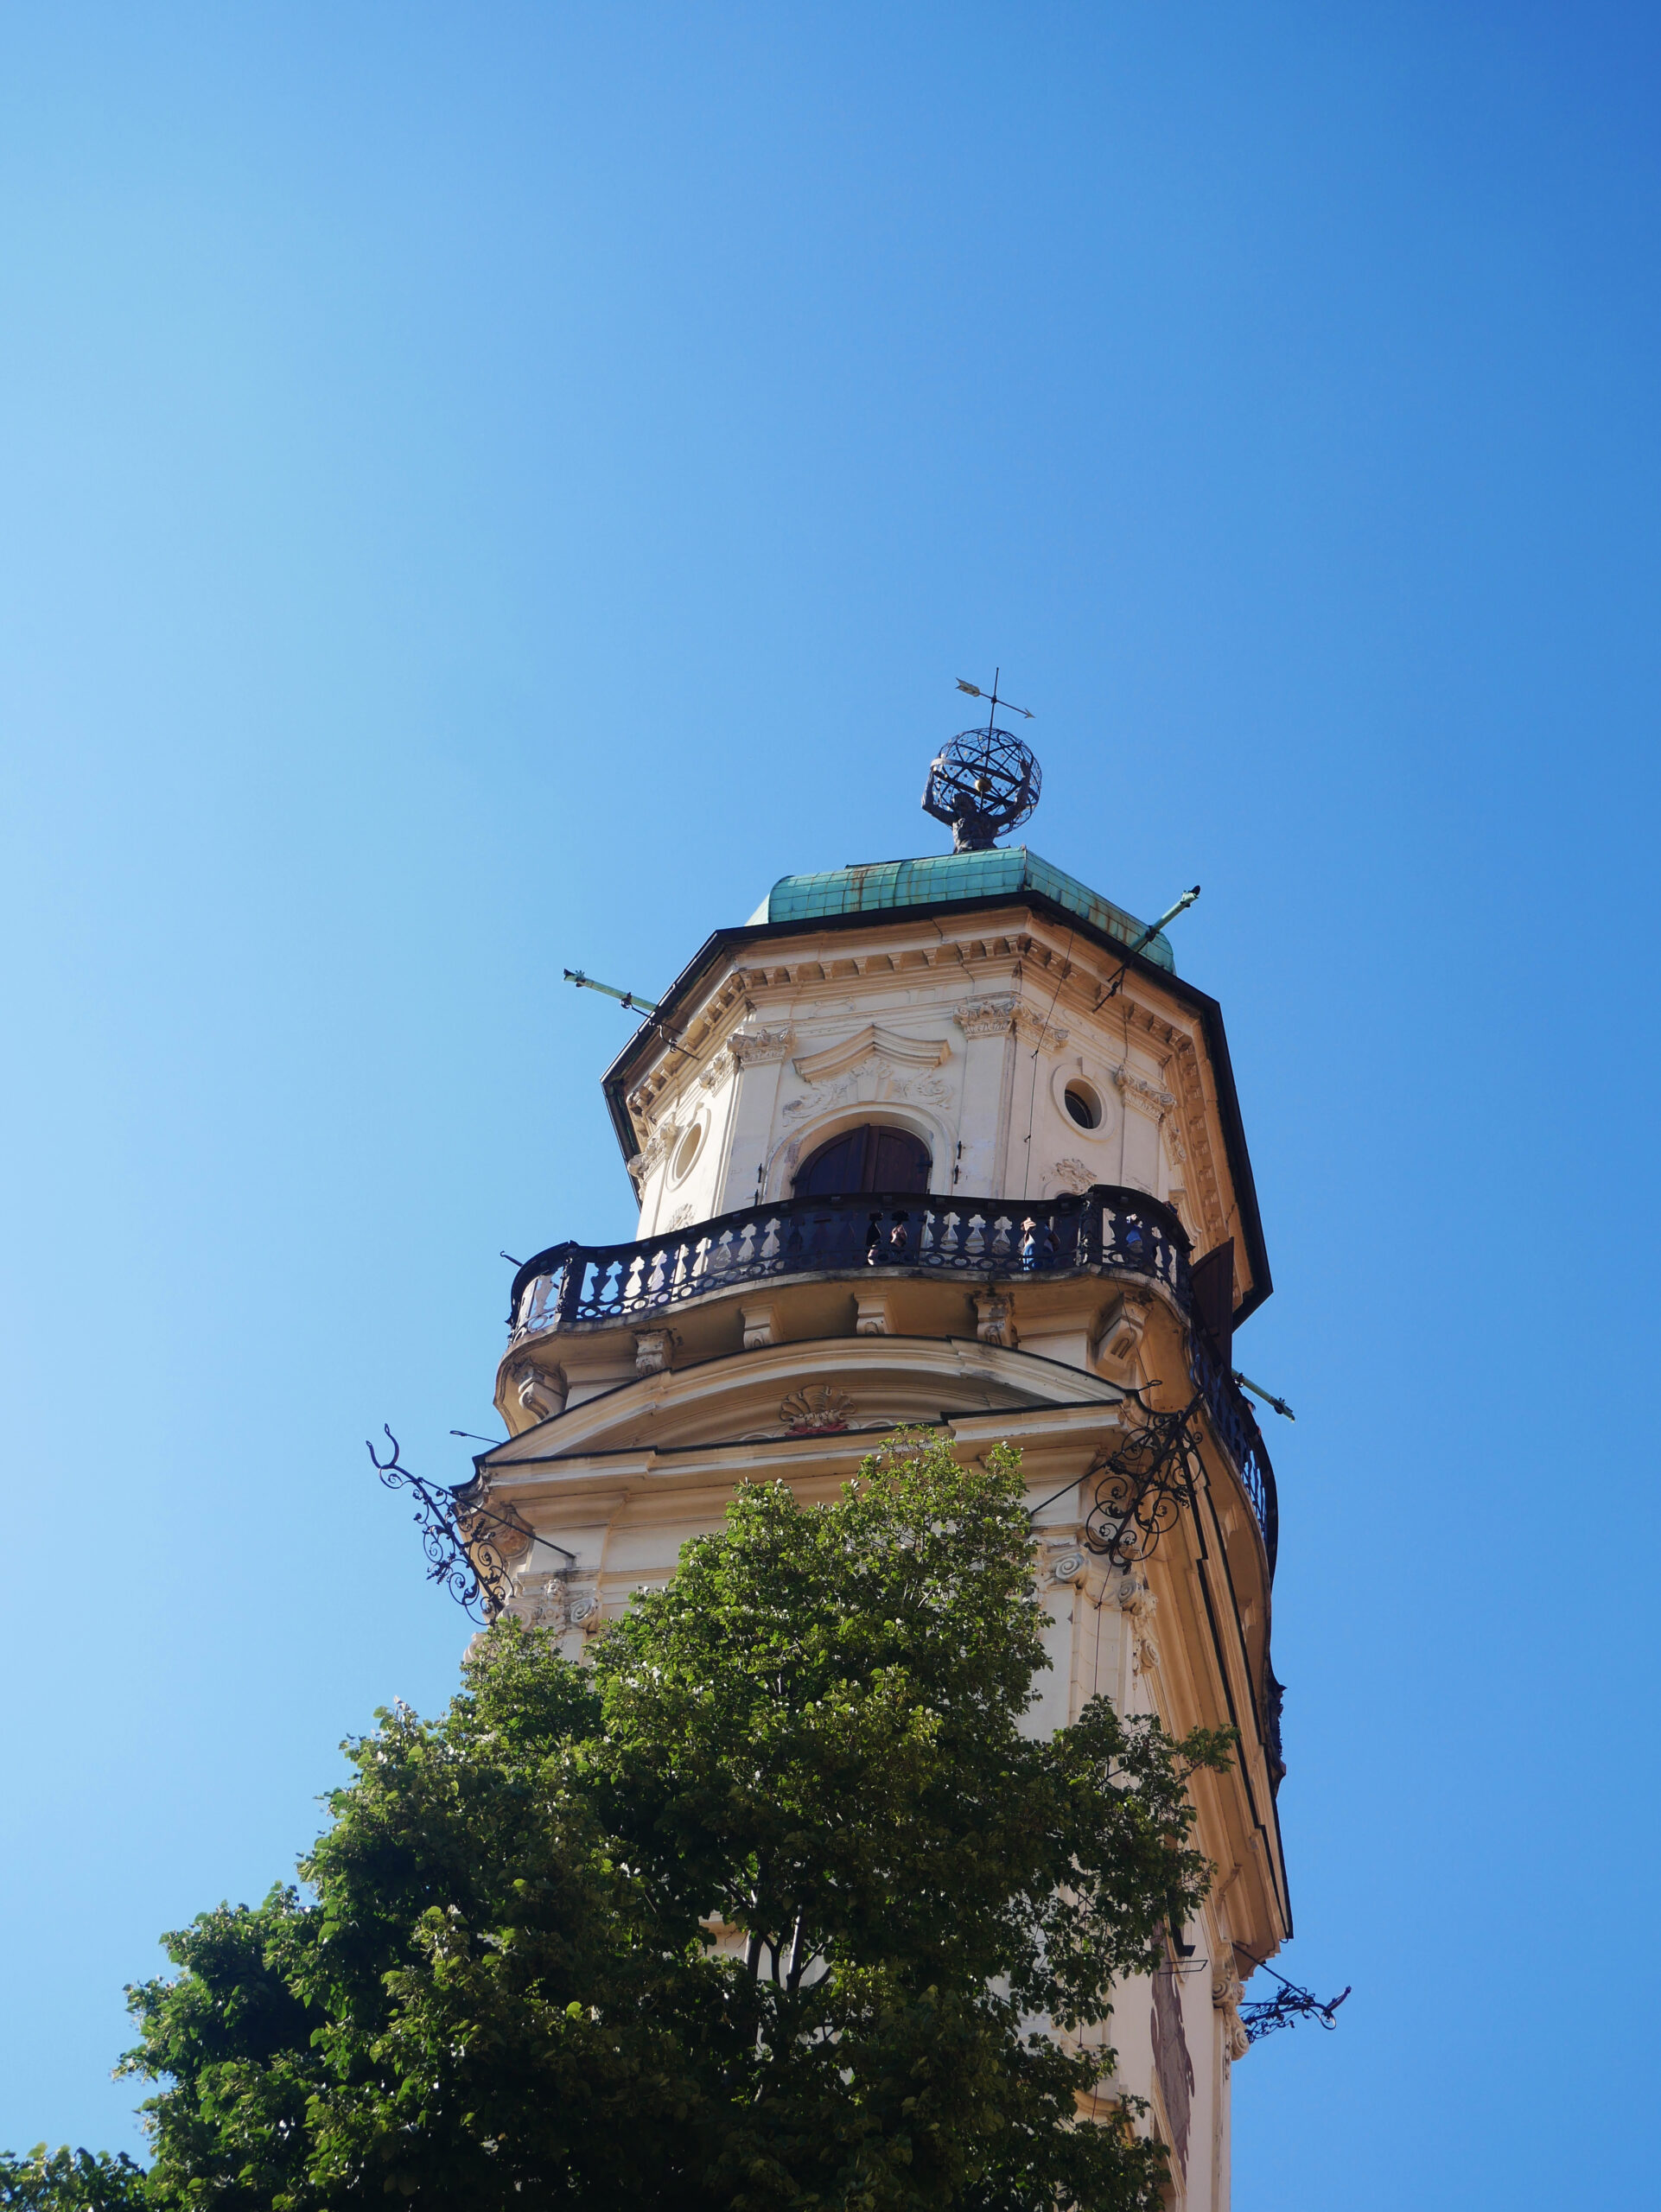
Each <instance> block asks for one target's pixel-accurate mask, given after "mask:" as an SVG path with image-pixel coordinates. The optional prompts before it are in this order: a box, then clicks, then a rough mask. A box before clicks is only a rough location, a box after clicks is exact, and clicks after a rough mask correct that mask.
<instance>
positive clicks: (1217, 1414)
mask: <svg viewBox="0 0 1661 2212" xmlns="http://www.w3.org/2000/svg"><path fill="white" fill-rule="evenodd" d="M1188 1368H1189V1371H1190V1373H1191V1374H1192V1375H1193V1381H1194V1388H1195V1389H1199V1390H1203V1391H1204V1392H1205V1394H1206V1408H1207V1410H1208V1411H1209V1412H1210V1414H1211V1418H1212V1427H1214V1428H1215V1429H1216V1431H1217V1433H1218V1436H1219V1440H1221V1442H1222V1446H1223V1448H1224V1450H1225V1452H1227V1453H1228V1455H1229V1457H1230V1459H1232V1460H1233V1462H1234V1464H1235V1465H1236V1467H1237V1468H1238V1470H1239V1474H1240V1484H1241V1487H1242V1488H1243V1489H1244V1491H1245V1494H1246V1498H1247V1502H1248V1503H1250V1505H1251V1510H1252V1512H1253V1513H1254V1514H1255V1515H1256V1516H1257V1527H1258V1529H1260V1530H1261V1531H1262V1534H1263V1549H1264V1550H1265V1551H1266V1552H1267V1553H1268V1554H1269V1572H1270V1574H1271V1575H1272V1574H1273V1573H1274V1572H1275V1554H1276V1549H1277V1548H1278V1546H1279V1543H1280V1518H1281V1516H1280V1502H1279V1500H1278V1498H1277V1497H1276V1493H1275V1470H1274V1468H1273V1466H1272V1465H1270V1458H1269V1452H1268V1448H1267V1446H1265V1445H1264V1443H1263V1434H1262V1432H1261V1431H1260V1430H1259V1428H1258V1427H1257V1419H1256V1416H1255V1415H1254V1414H1253V1413H1252V1410H1251V1406H1250V1404H1249V1403H1248V1402H1247V1400H1246V1397H1245V1395H1244V1392H1243V1391H1242V1389H1240V1386H1239V1384H1238V1383H1237V1382H1236V1381H1235V1379H1234V1377H1233V1376H1232V1374H1231V1372H1230V1370H1228V1369H1227V1368H1226V1367H1225V1366H1223V1365H1222V1364H1221V1363H1219V1361H1218V1359H1217V1358H1216V1357H1215V1356H1214V1354H1213V1353H1212V1349H1211V1347H1210V1345H1209V1344H1207V1343H1206V1337H1205V1332H1204V1331H1203V1330H1202V1329H1201V1328H1200V1327H1199V1326H1198V1325H1196V1326H1195V1327H1194V1328H1193V1330H1192V1331H1191V1332H1189V1337H1188Z"/></svg>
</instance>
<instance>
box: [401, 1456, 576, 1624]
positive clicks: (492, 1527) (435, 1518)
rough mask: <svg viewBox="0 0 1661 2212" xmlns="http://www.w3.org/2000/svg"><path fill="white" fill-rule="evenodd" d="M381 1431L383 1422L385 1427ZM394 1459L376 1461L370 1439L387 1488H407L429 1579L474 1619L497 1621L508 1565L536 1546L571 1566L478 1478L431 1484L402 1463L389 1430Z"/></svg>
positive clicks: (508, 1583)
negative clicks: (413, 1503)
mask: <svg viewBox="0 0 1661 2212" xmlns="http://www.w3.org/2000/svg"><path fill="white" fill-rule="evenodd" d="M383 1427H385V1423H383ZM386 1439H387V1441H388V1443H390V1444H391V1447H392V1449H391V1455H390V1457H388V1458H387V1459H379V1458H378V1457H377V1455H376V1452H375V1447H374V1446H373V1445H372V1444H371V1443H369V1442H367V1441H366V1442H365V1445H364V1449H365V1450H366V1452H368V1454H369V1458H370V1462H371V1464H372V1466H373V1467H374V1470H375V1472H376V1473H377V1474H378V1475H379V1477H380V1478H381V1480H382V1482H383V1483H385V1485H386V1487H387V1489H388V1490H408V1491H410V1492H411V1494H412V1495H413V1497H414V1498H415V1501H416V1510H415V1516H414V1518H415V1522H416V1525H417V1528H418V1529H420V1531H421V1548H422V1549H423V1551H424V1552H425V1553H426V1554H427V1580H428V1581H429V1582H436V1583H439V1584H441V1585H442V1586H443V1587H444V1588H445V1589H447V1590H448V1591H449V1594H450V1595H451V1597H452V1598H454V1599H455V1602H456V1604H457V1605H460V1606H461V1607H462V1608H463V1610H464V1611H467V1612H468V1613H470V1614H471V1615H472V1616H473V1618H474V1619H475V1620H482V1621H485V1622H489V1621H493V1620H494V1619H495V1618H496V1616H497V1614H498V1613H500V1611H501V1610H502V1607H503V1606H504V1605H506V1603H507V1601H508V1599H510V1598H511V1597H512V1594H513V1578H512V1572H511V1567H510V1562H511V1561H512V1560H517V1559H522V1558H523V1557H524V1556H525V1553H527V1552H528V1551H529V1550H530V1549H531V1547H532V1545H539V1546H540V1547H541V1548H543V1549H544V1551H551V1552H558V1553H559V1554H560V1557H561V1558H562V1559H563V1560H564V1561H565V1564H566V1566H567V1567H574V1566H575V1565H576V1554H574V1553H572V1552H568V1551H567V1550H565V1548H564V1547H563V1545H561V1544H550V1542H549V1541H548V1539H547V1538H546V1537H545V1536H538V1535H537V1533H536V1531H535V1530H534V1529H532V1528H531V1526H530V1524H529V1522H526V1521H525V1520H523V1519H522V1518H521V1517H520V1516H519V1513H518V1512H516V1511H515V1510H514V1509H513V1507H512V1506H511V1505H493V1504H492V1503H491V1502H490V1485H489V1483H488V1482H487V1479H486V1478H484V1477H483V1476H480V1475H474V1477H473V1478H471V1480H469V1481H468V1482H464V1483H454V1484H449V1483H430V1482H428V1481H427V1480H426V1479H425V1478H423V1476H420V1475H416V1474H411V1473H410V1470H409V1469H408V1468H407V1467H406V1466H404V1465H401V1464H400V1462H399V1459H398V1439H397V1437H396V1436H394V1435H393V1433H392V1432H391V1428H390V1427H387V1428H386Z"/></svg>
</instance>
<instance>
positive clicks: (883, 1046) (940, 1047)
mask: <svg viewBox="0 0 1661 2212" xmlns="http://www.w3.org/2000/svg"><path fill="white" fill-rule="evenodd" d="M737 1041H738V1040H737V1039H736V1037H735V1038H734V1039H733V1042H734V1044H736V1043H737ZM767 1057H769V1058H773V1057H777V1058H780V1059H782V1058H784V1052H783V1051H782V1049H781V1050H780V1052H778V1054H777V1055H776V1056H775V1055H773V1054H769V1055H768V1056H767ZM872 1058H880V1059H884V1060H887V1061H888V1064H889V1065H890V1066H891V1067H898V1068H917V1069H923V1068H938V1067H939V1065H941V1063H942V1062H943V1061H945V1060H949V1059H950V1058H951V1046H950V1045H948V1044H945V1042H943V1041H942V1040H940V1039H935V1040H934V1041H933V1042H932V1043H931V1042H930V1041H929V1040H928V1039H926V1038H920V1037H901V1035H900V1034H899V1033H898V1032H897V1031H895V1030H893V1029H882V1028H880V1027H878V1026H877V1024H876V1023H875V1022H874V1021H868V1022H867V1023H866V1025H865V1027H863V1029H862V1030H860V1031H859V1032H858V1033H857V1034H856V1035H855V1036H852V1037H844V1038H843V1040H842V1042H841V1044H839V1045H828V1046H826V1047H825V1049H824V1052H804V1053H802V1054H801V1055H800V1056H799V1058H797V1059H796V1060H795V1061H794V1062H793V1063H792V1065H793V1066H794V1068H795V1070H796V1072H797V1074H798V1075H799V1076H800V1077H801V1078H802V1081H803V1082H804V1083H809V1084H821V1083H834V1082H835V1081H836V1079H837V1077H838V1076H840V1075H848V1074H850V1073H851V1072H852V1071H853V1070H854V1069H855V1068H857V1067H860V1066H862V1065H863V1064H864V1062H865V1061H867V1060H869V1059H872Z"/></svg>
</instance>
